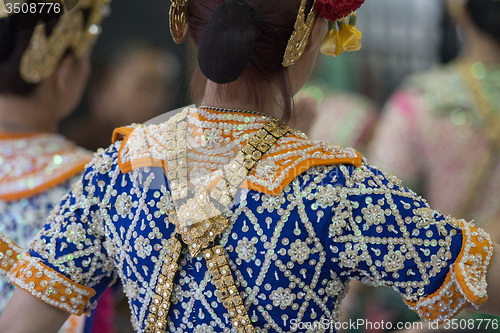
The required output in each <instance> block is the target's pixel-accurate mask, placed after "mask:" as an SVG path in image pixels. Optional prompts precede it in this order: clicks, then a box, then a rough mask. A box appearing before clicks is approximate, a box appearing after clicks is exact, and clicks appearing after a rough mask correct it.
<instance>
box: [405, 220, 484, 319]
mask: <svg viewBox="0 0 500 333" xmlns="http://www.w3.org/2000/svg"><path fill="white" fill-rule="evenodd" d="M457 222H458V224H459V227H460V229H461V230H462V248H461V250H460V253H459V255H458V257H457V259H456V261H455V263H454V264H453V266H452V267H451V269H450V271H449V272H448V274H447V276H446V279H445V281H444V283H443V285H442V286H441V288H439V290H437V291H436V292H435V293H433V294H432V295H430V296H427V297H424V298H422V299H421V300H418V301H408V300H404V301H405V302H406V304H408V305H409V306H410V307H411V308H412V309H413V310H414V311H415V312H417V313H418V314H419V315H420V316H421V317H422V318H423V319H425V320H430V321H434V320H437V321H438V322H443V321H444V320H446V319H450V318H453V317H455V316H456V315H457V314H458V313H459V312H460V311H461V310H462V309H463V308H464V307H465V305H466V304H467V302H469V303H471V304H473V305H476V306H479V305H481V304H484V303H485V302H486V301H487V299H488V297H487V295H486V289H485V288H486V272H487V269H488V267H489V264H490V258H491V256H492V254H493V245H492V244H493V243H492V242H491V239H490V238H489V236H488V234H486V233H485V232H484V231H482V230H481V229H477V228H476V227H475V226H473V225H472V224H468V223H467V224H466V223H465V222H464V221H457ZM478 257H481V258H482V260H483V261H482V262H481V265H480V266H478V263H477V262H474V261H472V260H470V259H469V258H478ZM485 266H486V267H485ZM478 276H479V279H478ZM471 279H474V280H476V281H473V282H475V283H471V281H469V280H471ZM440 305H443V306H444V307H445V308H444V309H443V308H441V307H440Z"/></svg>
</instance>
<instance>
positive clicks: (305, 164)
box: [242, 153, 362, 195]
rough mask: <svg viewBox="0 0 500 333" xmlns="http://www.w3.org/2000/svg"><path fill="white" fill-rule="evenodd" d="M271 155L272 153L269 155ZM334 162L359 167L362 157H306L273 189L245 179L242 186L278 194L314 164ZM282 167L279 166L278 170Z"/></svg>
mask: <svg viewBox="0 0 500 333" xmlns="http://www.w3.org/2000/svg"><path fill="white" fill-rule="evenodd" d="M269 156H273V154H271V155H269ZM336 164H351V165H354V166H356V167H360V166H361V164H362V158H361V154H359V153H358V157H357V158H341V159H335V160H333V159H308V160H305V161H302V162H300V163H299V164H297V165H296V166H295V167H293V170H292V171H291V172H288V173H287V175H286V177H285V178H284V179H283V181H282V182H281V184H280V186H278V187H276V188H274V189H273V190H270V189H268V188H267V187H265V186H261V185H257V184H255V183H252V182H251V181H246V182H244V183H243V184H247V185H246V186H245V185H243V186H242V187H247V188H249V189H251V190H255V191H258V192H261V193H265V194H271V195H279V194H280V193H281V192H282V191H283V189H284V188H285V187H286V186H287V185H288V184H290V182H292V180H294V179H295V178H296V177H298V176H300V175H301V174H303V173H304V172H306V171H307V170H308V169H310V168H312V167H314V166H326V165H336ZM281 170H282V168H280V171H281ZM280 171H277V172H276V173H277V174H279V173H280ZM254 173H255V170H253V171H252V173H251V174H254Z"/></svg>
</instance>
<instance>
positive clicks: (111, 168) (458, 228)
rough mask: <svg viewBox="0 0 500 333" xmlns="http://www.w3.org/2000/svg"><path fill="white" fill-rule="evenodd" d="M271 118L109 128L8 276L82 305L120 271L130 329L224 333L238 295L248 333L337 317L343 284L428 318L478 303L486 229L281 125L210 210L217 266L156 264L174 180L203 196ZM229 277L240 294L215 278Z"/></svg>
mask: <svg viewBox="0 0 500 333" xmlns="http://www.w3.org/2000/svg"><path fill="white" fill-rule="evenodd" d="M267 120H268V119H267V118H266V117H263V116H256V115H252V114H242V113H224V112H217V111H213V110H208V109H203V108H199V109H197V108H188V109H185V110H184V111H183V112H182V113H180V114H178V115H176V116H175V117H173V118H172V119H171V120H169V121H168V122H164V123H161V124H159V125H149V126H145V125H138V126H134V127H127V128H122V129H119V130H118V131H117V132H116V133H115V134H116V135H115V136H116V139H117V141H116V142H115V143H114V144H113V145H111V146H110V147H109V148H108V149H106V150H100V151H99V152H98V153H97V154H96V155H95V157H94V160H93V162H92V163H91V164H90V165H89V166H88V167H87V170H86V172H85V174H84V175H83V177H82V179H81V180H80V181H79V182H77V183H76V184H75V185H74V186H73V190H72V192H71V193H70V194H68V195H67V196H66V197H65V198H64V200H63V201H62V202H61V204H60V206H59V207H57V208H56V209H55V210H54V211H53V212H52V214H51V216H50V217H49V219H48V221H47V224H46V226H45V230H44V232H43V233H41V234H40V235H39V236H38V237H37V238H36V240H35V241H34V242H33V244H32V248H31V250H30V252H29V256H26V257H24V258H23V259H22V260H21V261H20V262H19V263H18V264H16V267H15V268H14V269H13V271H12V273H11V280H12V281H13V282H14V283H15V284H17V285H18V286H19V287H21V288H24V289H26V290H27V291H29V292H30V293H32V294H33V295H35V296H37V297H38V298H40V299H41V300H43V301H45V302H48V303H49V304H52V305H54V306H57V307H60V308H62V309H64V310H66V311H69V312H72V313H79V314H80V313H83V312H87V311H89V310H90V309H92V308H93V307H94V306H95V304H96V301H97V299H98V297H99V295H101V294H102V292H103V291H104V290H105V289H106V288H107V287H108V286H109V285H110V284H112V283H113V282H114V280H115V278H116V277H117V276H119V278H120V279H121V280H122V283H123V286H124V289H125V293H126V295H127V297H128V298H129V301H130V307H131V310H132V316H133V318H132V321H133V325H134V328H135V329H136V330H137V331H138V332H142V331H144V330H146V327H147V326H148V324H147V323H148V321H151V322H155V323H158V325H157V326H155V327H156V328H155V332H156V331H161V330H160V329H159V327H163V331H168V332H230V331H236V329H235V327H234V322H233V324H232V319H234V316H233V315H232V314H230V311H228V309H229V307H230V306H232V305H227V304H225V303H224V300H225V299H226V295H225V293H226V292H228V293H229V294H231V295H233V296H234V297H235V298H231V299H232V300H234V302H235V303H236V302H237V299H239V298H238V295H237V294H239V296H241V300H242V303H243V304H235V305H234V306H235V307H234V309H236V311H239V310H238V309H241V307H239V306H241V305H243V306H244V310H246V313H247V314H248V318H249V319H250V321H251V326H252V327H253V328H254V329H255V331H256V332H290V331H294V327H293V323H299V322H302V323H311V325H312V324H313V323H320V322H325V321H331V322H334V321H335V320H337V319H338V317H339V311H340V309H339V304H340V301H341V300H342V298H343V297H344V295H345V293H346V290H347V286H348V283H349V281H350V280H351V279H361V280H362V281H363V282H364V283H366V284H369V285H373V286H381V285H385V286H390V287H392V288H394V289H396V290H397V291H399V292H400V293H401V295H402V297H403V298H404V300H405V301H406V302H407V303H408V305H409V306H410V307H411V308H413V309H414V310H415V311H417V312H418V313H419V314H420V315H421V317H422V318H423V319H426V320H439V321H443V320H444V319H446V318H450V317H452V316H454V315H455V314H456V313H457V312H458V311H459V310H461V309H462V308H463V306H464V305H465V304H466V303H467V302H470V303H472V304H476V305H478V304H482V303H483V302H484V301H485V300H486V280H485V273H486V269H487V266H488V264H489V261H490V258H491V256H492V253H493V245H492V242H491V241H490V239H489V236H488V235H487V234H486V233H485V232H483V231H482V230H481V229H476V228H475V227H474V226H473V225H472V224H470V223H467V222H465V221H460V220H456V219H453V218H451V217H448V216H443V215H442V214H441V213H439V212H438V211H435V210H432V209H431V208H430V207H429V206H428V205H427V203H426V202H425V201H424V200H423V199H422V198H420V197H418V196H417V195H416V194H415V193H413V192H412V191H410V190H407V189H405V188H402V187H401V186H400V183H399V181H398V180H397V179H396V178H395V177H393V176H391V175H387V174H384V173H382V172H381V171H379V170H378V169H377V168H375V167H373V166H370V165H369V164H367V162H366V161H364V160H363V159H362V158H361V156H360V155H359V154H358V153H357V152H356V151H355V150H353V149H348V148H347V149H343V148H341V147H339V146H332V145H327V144H325V143H322V142H318V141H310V140H308V139H307V138H306V137H304V135H302V134H301V133H298V132H293V131H291V132H289V133H287V134H284V135H283V136H281V137H279V138H278V139H277V142H276V143H275V144H273V145H272V146H271V147H270V149H269V150H268V151H267V152H266V153H265V154H263V156H260V157H259V158H258V162H257V163H256V164H255V166H254V167H253V168H252V170H251V172H250V174H249V175H248V176H247V177H246V180H245V181H243V182H241V185H240V186H238V192H237V193H235V194H234V196H233V198H234V204H232V205H228V210H227V211H224V212H222V216H223V217H224V218H227V221H229V225H228V226H227V227H226V228H225V229H224V230H223V231H222V232H221V233H220V236H219V237H217V238H216V239H218V244H220V246H221V248H222V249H223V250H225V252H226V253H227V255H226V254H225V253H222V254H220V253H219V255H220V256H219V257H217V258H219V259H220V260H222V261H221V263H220V264H219V266H217V267H218V268H217V269H214V268H211V266H210V265H211V264H210V263H211V261H209V260H208V259H207V257H205V259H207V260H206V261H205V260H204V256H206V252H204V253H203V254H202V253H201V252H200V253H199V254H198V255H197V256H194V257H193V256H192V255H191V253H192V252H191V251H190V249H188V248H187V247H186V246H185V245H183V249H182V252H180V258H179V259H178V261H177V263H178V266H175V265H174V266H165V265H164V264H165V262H169V260H170V261H172V258H173V259H174V260H173V262H175V261H176V260H177V258H176V257H175V255H173V254H172V253H173V252H174V250H175V249H174V248H175V245H173V244H174V242H175V239H179V237H178V236H179V233H181V234H182V231H181V229H182V228H176V227H177V226H176V225H175V221H174V220H173V219H172V216H169V214H175V213H173V212H175V211H177V212H178V214H180V213H181V210H180V209H179V205H177V203H176V202H175V199H174V197H175V196H176V195H177V194H176V193H174V194H173V192H172V191H173V190H174V191H175V190H176V189H178V188H179V186H178V185H179V184H174V182H177V181H179V180H178V179H180V182H182V177H180V176H179V177H180V178H178V179H177V178H175V177H174V176H173V173H175V172H177V173H178V175H181V174H183V173H185V174H188V175H189V179H190V184H189V186H187V187H196V186H198V185H200V184H201V185H203V187H205V188H207V189H208V190H209V191H211V192H210V195H212V194H213V191H215V190H216V189H217V186H218V185H217V186H214V185H213V184H215V183H217V179H219V178H220V174H218V173H217V170H222V169H223V168H224V165H231V159H232V158H236V157H235V156H237V153H238V152H239V151H242V150H243V151H244V150H245V147H247V144H248V143H249V142H251V141H252V140H253V139H252V138H253V137H255V136H258V135H259V131H261V128H262V126H263V125H264V124H265V123H266V122H267ZM183 137H184V138H185V140H183ZM261 143H262V142H261ZM182 147H183V148H182ZM254 153H255V151H253V153H252V154H254ZM183 154H184V155H183ZM174 155H175V156H177V157H176V158H174V157H172V156H174ZM180 156H185V158H184V159H183V158H181V157H180ZM245 158H246V157H245ZM173 179H175V180H173ZM214 189H215V190H214ZM187 191H189V190H187ZM188 202H189V201H188ZM182 207H184V206H181V208H182ZM195 213H196V209H193V210H188V212H187V214H188V215H189V214H195ZM204 221H208V220H204ZM186 225H188V226H189V223H188V224H186ZM176 237H177V238H176ZM183 239H184V238H183ZM172 240H174V241H172ZM0 244H1V243H0ZM188 244H191V243H188ZM0 249H1V247H0ZM212 255H217V253H216V250H214V252H213V253H212ZM221 258H222V259H221ZM224 258H225V259H224ZM219 259H217V260H219ZM224 260H225V261H224ZM223 262H224V263H223ZM225 263H227V265H226V264H225ZM169 267H172V268H173V269H175V271H172V270H170V271H169ZM172 273H173V274H175V275H173V274H172ZM169 276H171V277H173V284H172V285H168V283H166V282H165V279H166V280H168V278H169ZM230 276H232V277H233V279H234V286H236V288H237V289H236V290H234V289H232V287H231V286H230V282H225V283H227V285H226V287H227V289H224V288H225V287H224V283H223V282H220V281H223V279H224V278H229V277H230ZM224 281H225V280H224ZM219 282H220V283H221V285H219V284H218V283H219ZM169 293H171V296H170V294H169ZM235 293H236V294H235ZM162 295H163V296H162ZM165 295H168V297H167V296H165ZM162 297H163V298H162ZM162 306H165V307H166V309H167V311H168V313H167V314H166V313H162V309H163V308H162ZM228 306H229V307H228ZM242 311H243V310H242ZM243 312H245V311H243ZM311 327H312V326H311ZM295 328H296V327H295ZM330 329H332V330H333V326H331V327H330V328H329V329H328V330H330ZM311 331H314V332H318V330H313V329H311ZM320 331H321V330H320Z"/></svg>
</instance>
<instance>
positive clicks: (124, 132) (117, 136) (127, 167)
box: [111, 127, 146, 173]
mask: <svg viewBox="0 0 500 333" xmlns="http://www.w3.org/2000/svg"><path fill="white" fill-rule="evenodd" d="M133 131H134V129H133V128H131V127H119V128H116V129H115V130H114V131H113V137H112V139H111V141H112V142H113V143H115V142H116V141H120V140H122V144H121V145H120V149H119V150H118V166H119V167H120V170H121V171H122V173H128V172H130V171H132V163H131V162H126V163H122V154H123V149H124V148H125V146H126V145H127V144H126V143H127V141H128V138H129V137H130V134H131V133H132V132H133ZM141 163H142V162H141ZM141 166H146V165H142V164H141Z"/></svg>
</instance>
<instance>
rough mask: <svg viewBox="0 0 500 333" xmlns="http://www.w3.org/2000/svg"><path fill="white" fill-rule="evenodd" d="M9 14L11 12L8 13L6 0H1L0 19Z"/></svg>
mask: <svg viewBox="0 0 500 333" xmlns="http://www.w3.org/2000/svg"><path fill="white" fill-rule="evenodd" d="M7 16H9V14H8V13H7V7H5V2H4V1H0V20H1V19H3V18H5V17H7Z"/></svg>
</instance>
